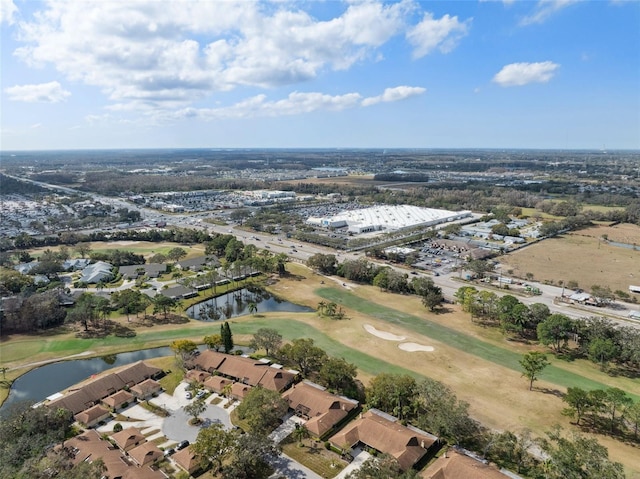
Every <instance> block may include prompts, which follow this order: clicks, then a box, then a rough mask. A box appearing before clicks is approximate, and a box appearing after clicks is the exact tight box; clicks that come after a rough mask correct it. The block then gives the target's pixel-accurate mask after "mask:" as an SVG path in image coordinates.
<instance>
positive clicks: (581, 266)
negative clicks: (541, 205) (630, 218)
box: [500, 224, 640, 291]
mask: <svg viewBox="0 0 640 479" xmlns="http://www.w3.org/2000/svg"><path fill="white" fill-rule="evenodd" d="M603 235H606V237H607V238H608V240H609V242H607V241H604V240H603V239H602V237H603ZM610 242H621V243H626V244H630V245H633V244H636V245H638V246H637V248H639V249H640V227H638V226H635V225H629V224H621V225H617V226H613V227H611V226H594V227H591V228H587V229H584V230H580V231H576V232H573V233H569V234H566V235H563V236H560V237H557V238H551V239H548V240H544V241H541V242H539V243H536V244H534V245H532V246H528V247H526V248H523V249H521V250H518V251H516V252H514V253H510V254H508V255H505V256H503V257H501V258H500V262H501V263H502V264H503V269H502V270H503V271H507V270H509V269H512V270H513V274H514V276H517V277H521V278H524V277H525V276H526V274H527V273H532V274H533V275H534V278H535V280H536V281H541V282H550V283H553V284H558V281H560V280H563V281H565V283H566V282H568V281H575V282H577V283H578V285H579V287H581V288H583V289H587V290H588V289H590V288H591V286H592V285H594V284H597V285H601V286H609V287H610V288H611V290H612V291H616V290H621V291H627V288H628V287H629V285H630V284H638V283H640V251H639V250H634V249H633V246H632V247H629V248H625V247H622V246H614V245H612V244H611V243H610Z"/></svg>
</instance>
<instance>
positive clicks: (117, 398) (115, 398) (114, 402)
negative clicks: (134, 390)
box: [102, 389, 133, 409]
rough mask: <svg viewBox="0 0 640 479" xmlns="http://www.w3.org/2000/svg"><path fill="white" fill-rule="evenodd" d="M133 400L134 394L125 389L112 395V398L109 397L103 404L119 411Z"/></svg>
mask: <svg viewBox="0 0 640 479" xmlns="http://www.w3.org/2000/svg"><path fill="white" fill-rule="evenodd" d="M132 400H133V394H131V393H130V392H128V391H125V390H124V389H123V390H121V391H118V392H117V393H114V394H112V395H111V396H107V397H106V398H104V399H103V400H102V403H103V404H104V405H105V406H107V407H110V408H112V409H117V408H119V407H120V406H122V405H123V404H124V403H126V402H131V401H132Z"/></svg>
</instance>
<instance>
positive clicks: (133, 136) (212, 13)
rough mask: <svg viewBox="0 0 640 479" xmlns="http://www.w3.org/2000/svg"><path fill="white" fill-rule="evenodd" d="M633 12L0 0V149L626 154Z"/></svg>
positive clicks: (615, 7)
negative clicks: (443, 150) (597, 151)
mask: <svg viewBox="0 0 640 479" xmlns="http://www.w3.org/2000/svg"><path fill="white" fill-rule="evenodd" d="M638 25H640V2H637V1H619V0H618V1H577V0H545V1H535V2H533V1H532V2H530V1H520V0H516V1H514V0H510V1H507V0H505V1H501V2H499V1H471V0H468V1H441V2H430V1H416V0H401V1H399V2H381V1H362V2H360V1H344V2H341V1H338V0H326V1H321V0H312V1H300V0H298V1H287V0H274V1H267V2H261V1H260V2H259V1H255V2H254V1H249V0H243V1H232V0H202V1H198V0H117V1H116V0H100V1H97V0H91V1H82V0H73V1H58V0H49V1H35V0H0V28H1V34H2V36H1V38H0V40H1V49H2V51H1V65H0V68H1V70H0V75H1V91H0V95H1V96H0V99H1V100H0V101H1V125H0V127H1V138H0V139H1V145H0V146H1V148H2V149H3V150H11V149H76V148H172V147H212V148H251V147H255V148H259V147H274V148H277V147H326V148H332V147H365V148H366V147H380V148H385V147H389V148H390V147H406V148H438V147H443V148H446V147H450V148H475V147H478V148H568V149H571V148H606V149H616V148H620V149H638V148H640V33H639V30H638Z"/></svg>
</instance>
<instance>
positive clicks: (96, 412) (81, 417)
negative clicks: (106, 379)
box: [74, 404, 111, 427]
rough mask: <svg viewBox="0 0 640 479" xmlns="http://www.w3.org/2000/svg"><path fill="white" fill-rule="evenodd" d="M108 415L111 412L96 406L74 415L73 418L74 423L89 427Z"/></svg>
mask: <svg viewBox="0 0 640 479" xmlns="http://www.w3.org/2000/svg"><path fill="white" fill-rule="evenodd" d="M110 415H111V412H110V411H109V410H108V409H107V408H105V407H104V406H101V405H100V404H98V405H97V406H93V407H90V408H89V409H85V410H84V411H82V412H80V413H78V414H76V415H75V416H74V418H75V420H76V421H78V422H80V423H82V424H84V425H85V426H88V427H90V426H93V425H94V424H95V423H96V422H98V421H101V420H102V419H104V418H106V417H108V416H110Z"/></svg>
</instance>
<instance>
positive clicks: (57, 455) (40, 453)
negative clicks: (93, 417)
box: [0, 403, 102, 479]
mask: <svg viewBox="0 0 640 479" xmlns="http://www.w3.org/2000/svg"><path fill="white" fill-rule="evenodd" d="M1 419H2V420H1V421H0V477H7V478H9V477H10V478H13V479H49V478H50V477H52V476H51V475H50V474H51V471H55V472H56V473H57V474H58V476H56V477H64V478H66V479H80V478H82V479H99V478H100V477H101V476H102V471H101V464H100V462H99V461H96V462H95V463H94V464H88V463H80V464H78V465H77V466H74V465H73V463H72V461H71V457H70V455H68V454H67V452H68V451H65V450H64V449H62V450H54V449H50V447H51V446H52V445H53V444H57V443H60V442H62V441H63V440H64V439H66V438H68V437H70V435H71V433H72V424H73V422H74V419H73V414H72V413H71V411H67V410H65V409H50V408H46V407H37V408H32V407H30V405H29V404H24V403H22V404H18V405H15V406H13V407H12V408H10V409H9V410H8V411H6V412H5V413H4V414H3V417H2V418H1Z"/></svg>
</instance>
